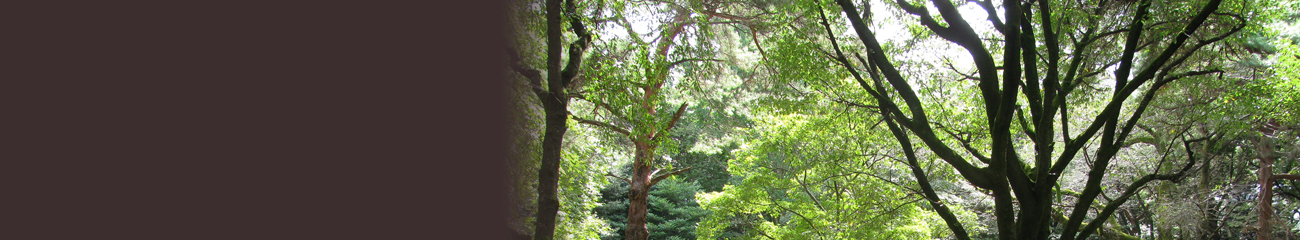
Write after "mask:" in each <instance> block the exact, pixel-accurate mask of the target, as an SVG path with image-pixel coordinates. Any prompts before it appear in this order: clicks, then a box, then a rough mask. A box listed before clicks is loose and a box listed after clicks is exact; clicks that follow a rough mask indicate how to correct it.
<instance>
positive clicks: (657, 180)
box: [650, 167, 692, 186]
mask: <svg viewBox="0 0 1300 240" xmlns="http://www.w3.org/2000/svg"><path fill="white" fill-rule="evenodd" d="M691 168H692V167H686V168H683V169H678V170H677V171H672V172H668V173H665V174H663V175H659V176H655V177H654V178H651V179H650V186H654V185H655V184H656V183H659V181H661V180H664V179H665V178H668V177H671V176H673V175H677V174H680V173H683V172H686V171H687V170H691ZM656 172H658V170H656Z"/></svg>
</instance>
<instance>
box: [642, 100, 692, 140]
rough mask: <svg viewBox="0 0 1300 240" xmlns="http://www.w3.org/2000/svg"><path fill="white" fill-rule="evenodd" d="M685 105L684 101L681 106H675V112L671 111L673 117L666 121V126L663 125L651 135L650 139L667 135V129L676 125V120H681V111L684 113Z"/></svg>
mask: <svg viewBox="0 0 1300 240" xmlns="http://www.w3.org/2000/svg"><path fill="white" fill-rule="evenodd" d="M686 106H687V104H686V103H682V106H681V107H678V108H677V112H676V113H673V119H672V120H669V121H668V127H665V128H664V130H663V131H661V132H659V133H657V134H655V135H654V136H651V137H650V140H651V141H653V140H655V139H658V138H659V137H660V136H666V135H668V130H672V129H673V127H675V126H677V120H681V119H682V113H686Z"/></svg>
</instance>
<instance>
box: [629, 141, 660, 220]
mask: <svg viewBox="0 0 1300 240" xmlns="http://www.w3.org/2000/svg"><path fill="white" fill-rule="evenodd" d="M653 157H654V149H652V148H651V147H650V144H649V143H646V142H642V141H637V142H636V159H635V160H634V162H633V164H632V177H631V178H630V179H631V180H632V184H631V185H630V186H628V210H627V230H626V231H625V232H624V236H626V237H627V239H628V240H646V239H649V238H650V230H649V229H647V228H646V214H647V211H648V210H649V197H650V174H651V170H650V162H651V160H653Z"/></svg>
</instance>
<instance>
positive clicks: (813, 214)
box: [697, 111, 940, 239]
mask: <svg viewBox="0 0 1300 240" xmlns="http://www.w3.org/2000/svg"><path fill="white" fill-rule="evenodd" d="M866 114H867V113H864V112H861V111H844V112H842V113H841V114H839V115H830V114H828V115H802V114H787V115H768V116H763V117H761V118H759V119H757V120H756V122H757V123H756V124H757V125H756V127H755V128H754V129H753V131H754V132H755V134H757V136H756V137H755V138H754V139H753V140H751V141H748V142H747V143H746V144H745V146H744V147H742V149H741V150H740V151H738V152H737V156H736V158H735V159H733V160H732V161H731V163H730V166H729V168H728V169H729V170H730V172H731V174H732V175H735V176H738V177H740V178H741V179H743V180H741V181H740V182H739V183H737V184H733V185H728V186H726V187H724V189H723V191H722V192H718V193H703V194H700V195H698V196H697V198H698V200H699V201H700V204H701V206H703V207H704V208H705V209H709V210H712V211H713V215H710V216H709V217H708V218H705V219H704V220H703V221H702V222H701V223H700V227H699V232H700V233H699V235H700V237H701V238H702V239H716V238H720V237H722V236H721V235H722V234H721V233H722V231H723V230H725V229H735V228H750V229H751V230H750V231H751V233H750V235H749V236H746V238H748V239H757V238H766V237H764V236H763V235H767V236H768V237H772V238H775V239H925V238H931V237H932V235H931V234H933V233H936V232H937V231H935V228H934V226H932V225H931V223H933V222H940V220H938V218H937V217H934V216H932V214H929V213H927V212H926V211H925V210H923V209H921V208H920V207H919V205H918V203H919V202H916V201H912V200H913V199H915V198H916V195H912V194H911V190H908V189H907V188H905V187H902V186H899V185H895V183H907V182H909V181H911V180H909V179H910V175H908V174H907V172H906V171H905V166H902V165H900V164H898V163H896V162H894V161H892V160H890V159H889V157H890V156H889V155H890V154H895V153H890V152H889V151H888V150H884V149H880V148H879V147H877V146H878V145H880V144H885V143H887V142H886V141H887V140H888V139H887V138H884V137H887V136H876V134H872V133H870V132H868V131H867V130H868V129H870V128H871V127H872V124H873V123H872V122H863V121H861V119H869V118H867V117H866V116H865V115H866Z"/></svg>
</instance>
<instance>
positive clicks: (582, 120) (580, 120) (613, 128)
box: [570, 114, 632, 136]
mask: <svg viewBox="0 0 1300 240" xmlns="http://www.w3.org/2000/svg"><path fill="white" fill-rule="evenodd" d="M570 116H572V114H570ZM573 120H577V121H578V123H582V124H587V125H592V126H598V127H603V128H605V129H609V130H611V131H615V132H618V133H622V134H623V135H625V136H631V135H632V133H630V132H628V131H627V130H624V129H623V128H620V127H618V126H614V125H613V124H608V123H604V122H601V121H596V120H591V119H585V118H580V117H578V116H573Z"/></svg>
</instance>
